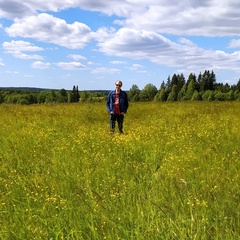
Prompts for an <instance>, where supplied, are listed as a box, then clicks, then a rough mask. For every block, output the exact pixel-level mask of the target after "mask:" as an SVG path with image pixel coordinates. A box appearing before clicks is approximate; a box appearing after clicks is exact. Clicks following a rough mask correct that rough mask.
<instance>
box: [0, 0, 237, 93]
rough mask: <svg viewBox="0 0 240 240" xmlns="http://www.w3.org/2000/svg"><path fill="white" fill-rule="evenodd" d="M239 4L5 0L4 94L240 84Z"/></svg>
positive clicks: (0, 15)
mask: <svg viewBox="0 0 240 240" xmlns="http://www.w3.org/2000/svg"><path fill="white" fill-rule="evenodd" d="M239 9H240V1H239V0H201V1H199V0H181V1H179V0H148V1H146V0H62V1H59V0H41V1H40V0H39V1H36V0H24V1H22V0H0V87H37V88H50V89H62V88H64V89H66V90H71V89H72V88H73V86H78V89H79V90H109V89H114V83H115V81H116V80H121V81H122V82H123V89H124V90H129V89H130V88H131V87H132V86H133V85H137V86H138V87H139V89H143V88H144V87H145V86H146V85H147V84H149V83H151V84H153V85H155V86H156V87H157V88H159V87H160V85H161V83H162V82H163V81H165V82H166V81H167V78H168V77H169V76H170V77H172V75H173V74H183V75H184V77H185V78H186V80H187V79H188V76H189V74H190V73H194V74H195V75H196V76H198V75H199V74H200V73H203V72H204V71H205V70H209V71H214V73H215V75H216V81H217V82H218V83H223V84H225V83H228V84H230V85H234V84H237V82H238V80H239V79H240V27H239V26H240V11H239Z"/></svg>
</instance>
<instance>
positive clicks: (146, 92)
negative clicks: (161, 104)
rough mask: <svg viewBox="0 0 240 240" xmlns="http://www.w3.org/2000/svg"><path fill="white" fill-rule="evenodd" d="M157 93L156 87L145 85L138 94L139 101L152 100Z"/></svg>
mask: <svg viewBox="0 0 240 240" xmlns="http://www.w3.org/2000/svg"><path fill="white" fill-rule="evenodd" d="M157 92H158V90H157V88H156V86H154V85H153V84H151V83H149V84H147V85H146V86H145V87H144V89H143V90H142V91H141V92H140V94H139V98H140V101H151V100H153V99H154V97H155V95H156V94H157Z"/></svg>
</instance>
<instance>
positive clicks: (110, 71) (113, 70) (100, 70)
mask: <svg viewBox="0 0 240 240" xmlns="http://www.w3.org/2000/svg"><path fill="white" fill-rule="evenodd" d="M119 72H121V70H119V69H116V68H105V67H102V68H96V69H94V70H92V73H93V74H115V73H119Z"/></svg>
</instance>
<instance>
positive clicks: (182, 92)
mask: <svg viewBox="0 0 240 240" xmlns="http://www.w3.org/2000/svg"><path fill="white" fill-rule="evenodd" d="M186 92H187V84H186V83H185V84H184V85H183V86H182V88H181V90H180V91H179V93H178V97H177V100H178V101H184V100H187V99H186Z"/></svg>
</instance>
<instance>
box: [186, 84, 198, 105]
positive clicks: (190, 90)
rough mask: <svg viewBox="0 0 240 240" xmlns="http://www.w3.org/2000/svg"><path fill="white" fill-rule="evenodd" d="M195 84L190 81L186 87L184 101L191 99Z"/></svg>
mask: <svg viewBox="0 0 240 240" xmlns="http://www.w3.org/2000/svg"><path fill="white" fill-rule="evenodd" d="M195 90H196V89H195V82H194V79H191V80H190V82H189V84H188V86H187V91H186V100H190V99H192V96H193V93H194V91H195Z"/></svg>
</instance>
